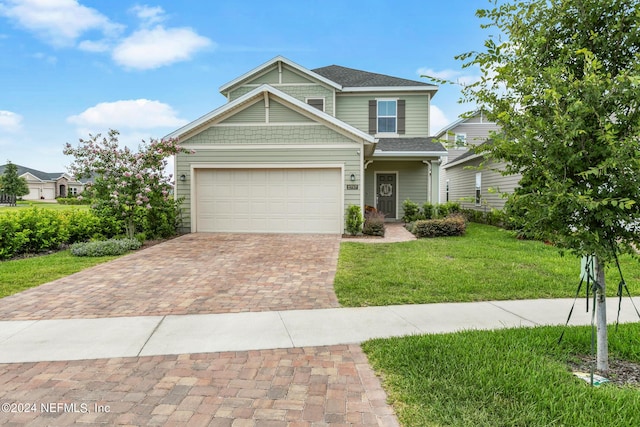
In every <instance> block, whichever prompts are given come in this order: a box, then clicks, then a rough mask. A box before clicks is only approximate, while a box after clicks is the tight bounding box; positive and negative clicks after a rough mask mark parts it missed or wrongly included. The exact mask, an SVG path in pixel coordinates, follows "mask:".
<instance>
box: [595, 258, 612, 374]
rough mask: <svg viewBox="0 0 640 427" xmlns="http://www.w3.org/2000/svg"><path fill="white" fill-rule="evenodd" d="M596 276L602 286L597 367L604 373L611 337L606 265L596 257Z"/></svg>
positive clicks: (597, 323)
mask: <svg viewBox="0 0 640 427" xmlns="http://www.w3.org/2000/svg"><path fill="white" fill-rule="evenodd" d="M595 276H596V280H597V281H598V284H599V285H600V287H598V290H597V291H596V326H597V352H596V354H597V358H596V369H597V370H598V371H600V372H601V373H602V374H603V375H606V374H607V372H609V339H608V337H607V298H606V294H605V289H606V288H605V278H604V265H603V264H602V261H600V260H599V259H598V258H596V259H595Z"/></svg>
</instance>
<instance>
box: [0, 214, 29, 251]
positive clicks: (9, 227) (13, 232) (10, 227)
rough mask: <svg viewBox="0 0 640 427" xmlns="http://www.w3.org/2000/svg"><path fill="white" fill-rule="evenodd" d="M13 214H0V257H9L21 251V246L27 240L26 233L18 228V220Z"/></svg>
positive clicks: (24, 244)
mask: <svg viewBox="0 0 640 427" xmlns="http://www.w3.org/2000/svg"><path fill="white" fill-rule="evenodd" d="M14 216H15V215H9V214H7V215H2V216H0V259H7V258H11V257H12V256H14V255H16V254H18V253H21V252H23V248H24V247H25V246H26V245H27V243H28V242H29V238H28V237H27V235H26V233H25V232H24V231H22V230H20V229H18V222H17V221H16V220H15V219H14Z"/></svg>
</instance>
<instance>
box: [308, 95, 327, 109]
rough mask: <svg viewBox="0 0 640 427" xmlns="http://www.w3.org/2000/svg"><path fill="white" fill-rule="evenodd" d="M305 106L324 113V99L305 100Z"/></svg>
mask: <svg viewBox="0 0 640 427" xmlns="http://www.w3.org/2000/svg"><path fill="white" fill-rule="evenodd" d="M307 104H309V105H311V106H312V107H315V108H317V109H318V110H320V111H324V98H307Z"/></svg>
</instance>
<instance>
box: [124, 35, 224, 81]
mask: <svg viewBox="0 0 640 427" xmlns="http://www.w3.org/2000/svg"><path fill="white" fill-rule="evenodd" d="M210 46H212V47H215V44H214V43H213V42H212V41H211V40H209V39H208V38H206V37H202V36H200V35H198V34H197V33H196V32H194V31H193V30H192V29H190V28H168V29H165V28H163V27H162V26H160V25H158V26H156V27H155V28H153V29H142V30H139V31H136V32H135V33H133V34H132V35H130V36H129V37H127V38H125V39H124V40H122V42H121V43H120V44H119V45H118V46H116V47H115V49H114V50H113V60H114V61H116V62H117V63H118V64H120V65H122V66H124V67H126V68H133V69H138V70H147V69H153V68H158V67H162V66H165V65H169V64H173V63H175V62H180V61H186V60H188V59H191V57H192V56H193V55H195V53H196V52H197V51H199V50H201V49H204V48H207V47H210Z"/></svg>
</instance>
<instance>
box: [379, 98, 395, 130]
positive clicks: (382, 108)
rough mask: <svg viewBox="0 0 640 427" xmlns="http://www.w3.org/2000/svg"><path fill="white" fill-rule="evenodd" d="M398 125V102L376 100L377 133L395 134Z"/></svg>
mask: <svg viewBox="0 0 640 427" xmlns="http://www.w3.org/2000/svg"><path fill="white" fill-rule="evenodd" d="M397 123H398V101H397V100H395V99H379V100H378V133H396V132H397Z"/></svg>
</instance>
